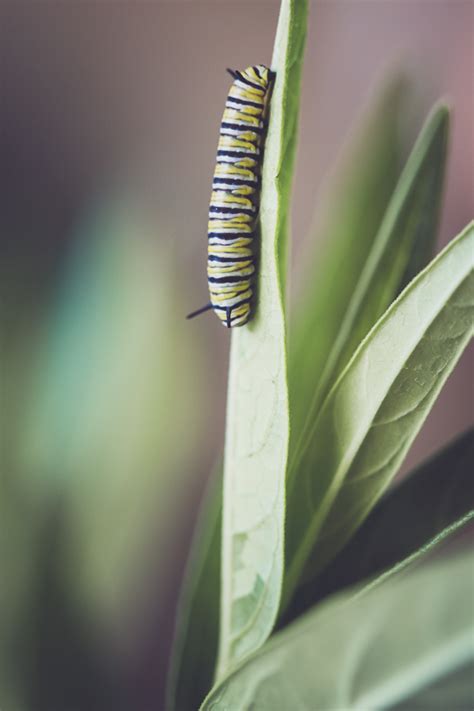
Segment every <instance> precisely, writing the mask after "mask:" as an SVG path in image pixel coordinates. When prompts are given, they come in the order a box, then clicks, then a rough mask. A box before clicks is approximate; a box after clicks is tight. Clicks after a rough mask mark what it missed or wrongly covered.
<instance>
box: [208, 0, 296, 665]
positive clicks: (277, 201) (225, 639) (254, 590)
mask: <svg viewBox="0 0 474 711" xmlns="http://www.w3.org/2000/svg"><path fill="white" fill-rule="evenodd" d="M306 14H307V3H306V2H302V1H301V0H283V2H282V4H281V11H280V18H279V22H278V29H277V35H276V40H275V50H274V56H273V60H272V69H273V70H274V71H275V72H276V80H275V86H274V89H273V96H272V100H271V108H270V124H269V130H268V136H267V140H266V146H265V160H264V165H263V176H262V195H261V206H260V222H261V255H260V278H259V286H258V308H257V313H256V316H255V318H254V319H253V321H252V322H251V323H249V324H248V325H247V326H246V327H245V328H239V329H235V331H234V333H232V343H231V354H230V371H229V384H228V400H227V428H226V445H225V455H224V504H223V534H222V597H221V621H220V641H219V661H218V676H221V675H222V674H223V673H224V672H225V671H226V670H227V669H228V668H229V666H231V665H232V664H234V663H235V662H237V661H238V660H240V659H241V658H242V657H243V656H245V655H246V654H249V653H250V652H252V651H253V650H254V649H257V648H258V647H259V646H260V645H261V644H263V642H264V641H265V640H266V638H267V637H268V635H269V634H270V632H271V630H272V627H273V624H274V622H275V618H276V614H277V610H278V607H279V601H280V591H281V581H282V576H283V545H284V544H283V535H284V495H285V472H286V461H287V451H288V438H289V422H288V394H287V382H286V352H285V321H284V305H283V302H284V295H283V288H284V286H283V282H284V264H283V259H284V253H285V252H286V247H285V243H286V235H287V214H288V204H289V199H290V188H291V175H292V164H293V158H294V151H295V141H296V131H297V118H298V105H299V89H300V75H301V67H302V60H303V47H304V41H305V35H306Z"/></svg>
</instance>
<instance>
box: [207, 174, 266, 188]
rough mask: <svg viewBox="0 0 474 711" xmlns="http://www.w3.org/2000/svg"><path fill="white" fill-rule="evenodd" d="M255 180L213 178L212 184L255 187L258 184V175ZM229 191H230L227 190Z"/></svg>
mask: <svg viewBox="0 0 474 711" xmlns="http://www.w3.org/2000/svg"><path fill="white" fill-rule="evenodd" d="M256 177H257V180H244V178H232V179H231V178H214V180H213V184H214V185H216V184H217V185H238V186H246V187H248V188H255V187H256V186H258V183H259V181H258V176H256ZM229 192H230V191H229Z"/></svg>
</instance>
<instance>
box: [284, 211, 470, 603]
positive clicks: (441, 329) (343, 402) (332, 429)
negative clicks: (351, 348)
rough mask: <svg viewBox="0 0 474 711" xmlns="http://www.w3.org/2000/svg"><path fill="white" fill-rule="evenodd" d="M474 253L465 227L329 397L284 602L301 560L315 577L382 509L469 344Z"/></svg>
mask: <svg viewBox="0 0 474 711" xmlns="http://www.w3.org/2000/svg"><path fill="white" fill-rule="evenodd" d="M473 252H474V223H471V224H470V225H469V226H468V227H466V229H465V230H464V231H463V232H462V233H461V234H460V235H459V236H458V237H457V238H456V239H454V240H453V241H452V242H451V243H450V244H449V245H448V246H447V247H446V249H445V250H443V252H441V254H439V255H438V256H437V257H436V259H434V260H433V261H432V262H431V263H430V264H429V265H428V267H426V269H425V270H424V271H422V272H421V273H420V274H419V275H418V276H417V277H416V278H415V279H414V280H413V281H412V282H411V283H410V284H409V285H408V286H407V288H406V289H405V290H404V291H403V292H402V294H401V295H400V296H399V298H398V299H397V300H396V301H395V302H394V303H393V304H392V305H391V306H390V308H389V309H388V310H387V311H386V312H385V314H384V315H383V316H382V317H381V318H380V319H379V321H378V322H377V323H376V325H375V326H374V328H373V329H372V330H371V332H370V333H369V335H368V336H367V337H366V338H365V340H364V341H363V342H362V343H361V345H360V346H359V348H358V349H357V351H356V353H355V354H354V356H353V357H352V359H351V361H350V362H349V364H348V365H347V367H346V368H345V370H344V371H343V373H342V374H341V376H340V377H339V379H338V381H337V382H336V384H335V386H334V387H333V388H332V390H331V392H330V393H329V395H328V397H327V399H326V401H325V403H324V405H323V407H322V409H321V412H320V415H319V417H318V419H317V420H316V423H315V425H314V428H313V430H312V432H311V436H310V437H309V438H308V454H307V457H305V462H306V466H305V467H303V468H302V469H301V470H300V471H298V475H297V476H295V477H294V479H293V481H291V482H290V489H289V494H288V501H287V506H288V520H289V521H290V522H291V527H290V526H289V527H288V528H287V546H286V552H287V570H286V579H285V601H286V602H287V601H288V600H289V598H290V597H291V595H292V593H293V592H294V589H295V587H296V585H297V583H298V581H299V579H300V576H301V573H302V571H303V568H304V567H305V566H306V565H307V564H308V558H309V557H310V556H311V561H310V569H311V573H315V572H317V571H318V570H321V568H322V567H324V565H325V564H327V563H328V561H329V560H330V559H331V558H332V557H333V556H334V554H335V553H336V552H337V551H338V550H339V549H340V548H341V546H342V545H343V544H344V543H345V542H346V541H347V539H348V538H349V536H350V535H351V534H352V533H353V532H354V530H355V529H356V528H357V527H358V526H359V525H360V523H361V522H362V521H363V520H364V518H365V517H366V516H367V514H368V512H369V511H370V510H371V508H372V507H373V505H374V504H375V503H376V501H377V500H378V499H379V497H380V496H381V494H382V493H383V491H384V490H385V488H386V487H387V485H388V483H389V482H390V481H391V479H392V478H393V476H394V475H395V473H396V472H397V471H398V468H399V466H400V465H401V462H402V461H403V458H404V456H405V454H406V452H407V450H408V448H409V447H410V445H411V443H412V441H413V439H414V438H415V436H416V434H417V433H418V431H419V429H420V427H421V425H422V424H423V422H424V420H425V418H426V416H427V414H428V413H429V411H430V409H431V407H432V405H433V403H434V401H435V400H436V397H437V395H438V393H439V391H440V390H441V388H442V386H443V384H444V382H445V381H446V379H447V377H448V376H449V374H450V373H451V371H452V369H453V368H454V366H455V364H456V362H457V360H458V358H459V357H460V355H461V353H462V351H463V350H464V347H465V346H466V344H467V342H468V341H469V339H470V337H471V334H472V327H473V302H474V296H473V274H472V267H473Z"/></svg>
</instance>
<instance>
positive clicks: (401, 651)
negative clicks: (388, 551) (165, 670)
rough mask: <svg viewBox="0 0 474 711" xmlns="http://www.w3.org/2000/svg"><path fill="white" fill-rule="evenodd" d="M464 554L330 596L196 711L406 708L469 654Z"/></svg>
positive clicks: (473, 588)
mask: <svg viewBox="0 0 474 711" xmlns="http://www.w3.org/2000/svg"><path fill="white" fill-rule="evenodd" d="M473 562H474V561H473V558H472V555H463V556H459V557H456V558H454V559H451V560H443V561H441V562H438V563H437V564H436V565H430V566H426V567H423V568H422V569H420V570H417V571H415V572H414V573H412V574H411V575H406V576H402V577H400V578H395V579H393V580H391V581H390V582H387V583H385V584H383V585H381V586H379V587H377V588H375V589H372V590H370V591H368V592H366V593H365V594H362V595H358V596H354V597H353V596H351V594H350V593H346V594H345V595H340V596H336V597H334V598H331V599H330V600H329V601H328V602H327V603H326V604H323V605H320V606H318V607H316V609H315V610H314V612H311V613H309V614H308V615H305V616H304V617H303V618H302V619H301V620H299V621H298V622H295V623H294V624H293V625H290V627H288V628H287V629H286V630H284V631H283V632H281V633H280V634H278V635H275V637H273V638H272V639H271V640H270V641H269V642H268V643H267V644H266V645H265V646H264V647H263V648H262V649H261V650H260V651H259V652H257V653H256V654H255V655H254V656H252V657H251V658H250V659H247V660H246V661H244V662H243V663H242V664H241V665H240V666H239V667H238V668H237V669H236V670H235V671H234V672H233V673H231V674H230V675H229V676H228V677H227V678H226V679H224V680H223V682H222V683H221V684H220V685H219V686H217V687H216V688H215V689H214V690H213V691H212V693H211V694H210V695H209V696H208V698H207V699H206V700H205V702H204V704H203V705H202V707H201V708H202V711H211V709H212V711H225V709H232V711H240V710H242V711H243V709H249V708H255V709H259V711H273V709H291V710H292V711H299V709H301V711H303V710H306V709H324V710H325V711H330V710H331V709H334V711H340V709H344V710H345V711H352V710H354V711H356V710H360V709H364V711H365V710H366V709H381V708H387V707H390V706H393V705H395V704H397V703H400V702H402V701H404V702H405V703H406V706H405V708H411V706H410V703H409V700H410V698H411V697H412V696H414V697H415V698H416V697H417V695H418V694H419V693H420V691H421V689H423V688H426V687H428V686H430V685H432V684H433V683H435V682H436V681H437V680H439V679H442V678H443V677H445V676H446V675H448V674H454V673H456V672H457V671H461V670H463V669H464V668H465V666H466V665H467V664H468V663H469V662H470V661H471V660H472V659H473V658H474V646H473V642H472V640H473V634H474V631H473V619H472V599H473V595H474V577H473V575H472V566H473ZM453 581H455V584H453ZM445 708H452V707H450V706H449V705H448V706H446V707H445Z"/></svg>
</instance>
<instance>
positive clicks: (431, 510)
mask: <svg viewBox="0 0 474 711" xmlns="http://www.w3.org/2000/svg"><path fill="white" fill-rule="evenodd" d="M473 458H474V430H469V431H468V432H466V433H464V434H463V435H462V436H461V437H459V438H457V439H456V440H455V441H454V442H452V443H451V444H450V445H449V446H447V447H446V448H445V449H443V450H442V451H441V452H438V454H436V455H435V456H434V457H433V458H430V459H429V460H428V461H427V462H425V463H424V464H422V465H421V466H420V467H419V468H418V469H417V470H416V471H414V472H413V473H411V474H409V475H407V476H406V477H405V479H404V480H403V481H402V482H401V483H400V484H398V485H397V486H396V487H394V488H393V489H390V490H389V491H388V492H387V493H386V495H385V496H384V497H383V498H382V499H381V501H380V502H379V503H378V504H377V506H376V507H375V508H374V509H373V511H372V512H371V513H370V515H369V516H368V517H367V519H366V520H365V521H364V523H363V524H362V526H361V527H360V528H359V530H358V531H357V533H356V534H355V535H354V536H353V537H352V538H351V540H350V542H349V543H348V544H347V545H346V546H345V547H344V548H343V550H342V551H340V553H339V554H338V555H337V556H336V557H335V559H334V560H333V561H332V562H331V563H330V564H329V565H328V566H327V567H326V568H324V570H322V571H321V573H320V574H319V575H318V576H316V578H315V579H313V580H311V581H310V582H309V583H308V584H305V585H302V586H301V587H300V589H299V590H298V592H297V593H296V595H295V597H294V599H293V601H292V603H291V605H290V608H289V609H288V611H287V614H286V615H285V620H284V623H286V622H288V621H291V620H293V619H296V618H297V617H299V615H301V614H302V613H303V612H304V611H305V610H307V609H309V608H310V607H312V606H313V605H314V604H315V603H316V602H319V601H320V600H321V599H322V598H325V597H327V596H328V595H330V594H332V593H335V592H338V591H339V590H341V589H343V588H345V587H349V586H350V585H354V584H356V583H360V582H361V581H362V580H367V579H369V578H373V577H374V576H378V577H377V578H376V579H375V580H374V581H372V583H370V584H375V583H378V582H380V581H381V580H385V579H386V578H387V577H389V576H391V575H394V574H396V573H399V572H400V571H401V570H404V569H405V568H406V567H407V566H408V565H411V564H413V563H415V562H418V561H419V560H421V559H422V558H423V557H424V556H425V555H426V554H427V553H429V552H430V551H432V550H433V549H434V548H435V547H436V546H438V545H439V544H440V543H442V542H443V541H445V540H446V539H447V538H448V537H450V536H452V535H453V534H454V533H456V532H458V531H459V530H460V529H461V528H463V527H464V526H466V525H468V524H469V523H470V522H472V521H473V519H474V479H473V477H472V471H471V470H472V462H473Z"/></svg>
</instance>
